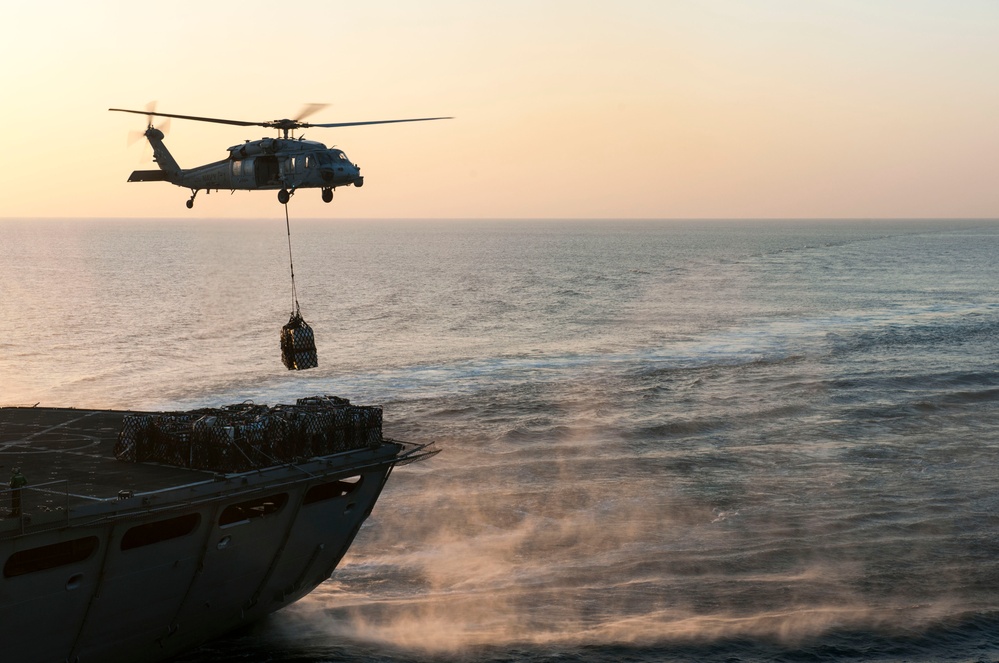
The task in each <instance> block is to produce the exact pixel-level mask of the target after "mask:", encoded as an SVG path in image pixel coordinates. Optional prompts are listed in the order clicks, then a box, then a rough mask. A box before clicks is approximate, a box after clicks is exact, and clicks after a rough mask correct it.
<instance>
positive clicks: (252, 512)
mask: <svg viewBox="0 0 999 663" xmlns="http://www.w3.org/2000/svg"><path fill="white" fill-rule="evenodd" d="M287 503H288V493H278V494H277V495H268V496H267V497H258V498H257V499H255V500H247V501H246V502H239V503H238V504H230V505H229V506H227V507H226V508H225V509H224V510H223V511H222V515H221V516H219V526H220V527H225V526H226V525H235V524H237V523H244V522H249V521H250V520H253V519H255V518H263V517H264V516H267V515H270V514H272V513H277V512H278V511H280V510H281V509H282V508H284V505H285V504H287Z"/></svg>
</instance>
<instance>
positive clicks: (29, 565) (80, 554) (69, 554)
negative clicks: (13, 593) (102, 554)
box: [3, 536, 97, 578]
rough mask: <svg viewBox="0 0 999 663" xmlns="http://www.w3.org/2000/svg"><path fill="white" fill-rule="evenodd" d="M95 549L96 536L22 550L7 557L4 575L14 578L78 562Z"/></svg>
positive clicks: (91, 553)
mask: <svg viewBox="0 0 999 663" xmlns="http://www.w3.org/2000/svg"><path fill="white" fill-rule="evenodd" d="M95 550H97V537H96V536H86V537H83V538H82V539H73V540H72V541H61V542H59V543H52V544H49V545H47V546H38V547H37V548H29V549H28V550H21V551H18V552H16V553H14V554H13V555H11V556H10V557H8V558H7V563H6V564H4V565H3V575H4V577H5V578H13V577H14V576H23V575H25V574H27V573H36V572H38V571H47V570H49V569H56V568H59V567H60V566H68V565H70V564H76V563H77V562H82V561H84V560H85V559H87V558H88V557H90V556H91V555H93V554H94V551H95Z"/></svg>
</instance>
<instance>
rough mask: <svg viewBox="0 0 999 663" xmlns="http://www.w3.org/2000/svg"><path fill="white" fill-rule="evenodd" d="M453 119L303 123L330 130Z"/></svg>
mask: <svg viewBox="0 0 999 663" xmlns="http://www.w3.org/2000/svg"><path fill="white" fill-rule="evenodd" d="M453 119H454V118H452V117H414V118H411V119H408V120H369V121H367V122H329V123H326V124H306V123H304V122H303V123H302V124H300V125H299V126H301V127H302V128H303V129H308V128H309V127H323V128H325V129H329V128H331V127H359V126H361V125H363V124H394V123H396V122H429V121H430V120H453Z"/></svg>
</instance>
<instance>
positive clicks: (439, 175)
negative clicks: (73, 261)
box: [0, 0, 999, 218]
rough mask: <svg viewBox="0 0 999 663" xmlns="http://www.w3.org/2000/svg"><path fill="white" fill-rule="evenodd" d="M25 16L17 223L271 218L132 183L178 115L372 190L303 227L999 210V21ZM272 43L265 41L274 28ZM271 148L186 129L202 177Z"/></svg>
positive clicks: (502, 13)
mask: <svg viewBox="0 0 999 663" xmlns="http://www.w3.org/2000/svg"><path fill="white" fill-rule="evenodd" d="M55 5H56V6H57V7H53V6H52V5H51V4H48V5H37V6H34V5H32V6H29V5H27V4H24V5H20V6H17V7H16V8H14V9H11V10H8V14H9V20H10V23H9V24H10V25H12V26H17V29H16V30H12V31H11V34H10V35H9V37H8V38H7V39H6V40H5V41H4V43H3V44H0V55H3V61H4V62H5V63H7V64H5V65H4V68H3V69H2V70H0V84H2V85H3V88H4V89H5V90H6V94H5V100H6V103H5V104H4V105H3V107H0V119H2V122H3V126H4V127H5V128H6V130H7V131H6V132H5V138H6V140H5V150H4V154H5V158H4V159H3V160H2V161H0V182H3V184H2V188H0V217H130V218H145V217H181V216H196V217H210V218H241V217H242V218H245V217H268V216H271V215H277V214H279V208H278V207H277V202H276V197H275V195H274V192H272V191H268V192H236V193H235V194H233V195H229V193H228V192H227V191H220V192H218V193H216V192H212V193H211V194H210V195H207V196H206V195H205V192H201V193H200V194H199V195H198V198H197V201H196V204H195V208H194V209H193V210H192V211H188V210H187V209H186V208H185V207H184V201H185V200H186V199H187V197H188V196H189V192H188V191H187V190H185V189H181V188H178V187H174V186H171V185H168V184H166V183H135V184H128V183H126V181H125V180H126V179H127V177H128V174H129V173H130V172H131V171H132V170H134V169H136V168H151V167H154V166H152V165H151V164H150V163H149V162H148V161H143V157H146V158H148V156H147V155H148V148H147V147H145V146H144V145H143V144H142V143H141V142H140V143H139V144H136V145H133V146H131V147H129V146H128V145H127V144H126V138H127V136H128V134H129V132H130V131H135V130H139V129H141V128H143V123H144V122H143V118H142V117H140V116H130V115H127V114H122V113H109V112H108V111H107V110H106V109H107V108H109V107H118V108H137V109H142V108H143V107H144V106H145V104H146V102H148V101H149V100H151V99H157V100H158V104H159V105H158V109H159V110H160V111H163V112H169V113H181V114H192V115H205V116H212V117H227V118H234V119H241V120H253V121H257V120H270V119H275V118H278V117H288V116H293V115H294V114H295V113H296V112H297V111H298V109H299V108H300V107H301V106H302V105H304V104H305V103H311V102H328V103H330V104H331V105H330V107H329V108H327V109H325V110H323V111H321V112H320V113H318V114H317V115H315V116H313V117H312V118H310V119H311V120H313V121H316V122H337V121H358V120H374V119H392V118H400V117H425V116H437V115H453V116H455V118H456V119H454V120H450V121H441V122H428V123H414V124H401V125H389V126H382V127H379V126H370V127H356V128H347V129H339V130H318V129H312V130H308V131H306V132H305V136H306V137H307V138H310V139H315V140H320V141H322V142H325V143H326V144H327V145H336V146H338V147H340V148H341V149H343V150H344V151H345V152H346V153H347V155H348V156H349V157H350V158H351V159H352V160H353V161H355V162H356V163H358V164H359V165H360V166H361V168H362V173H363V174H364V176H365V186H364V188H363V189H352V188H345V189H338V190H337V192H336V198H335V199H334V202H333V203H332V204H331V205H325V204H323V203H322V202H321V201H320V199H319V192H318V191H311V190H310V191H301V192H299V193H298V195H296V197H295V198H294V199H293V206H294V207H295V208H297V209H295V212H294V213H295V214H297V215H298V216H300V217H306V216H308V217H331V218H332V217H336V218H408V217H412V218H543V217H549V218H562V217H564V218H679V217H682V218H716V217H996V216H999V189H997V187H995V186H994V184H993V180H994V179H995V177H996V175H997V174H999V156H997V155H999V149H997V148H999V123H996V122H995V117H997V116H999V89H997V88H996V86H995V85H994V81H993V78H994V72H995V71H997V70H999V5H995V4H993V3H987V2H969V3H962V4H961V5H960V6H955V5H953V4H948V3H945V2H943V1H942V0H918V1H915V2H911V3H901V4H900V3H891V2H887V0H883V1H876V2H860V1H859V0H847V1H838V2H832V1H831V0H829V1H825V0H822V1H817V2H810V3H800V2H794V1H793V0H764V1H761V2H754V3H744V2H739V1H737V0H705V1H704V2H683V1H680V0H666V1H663V2H652V1H649V0H625V1H624V2H621V3H617V4H615V5H613V6H609V5H606V4H605V3H596V2H568V1H565V0H552V1H550V2H544V3H527V2H516V1H515V2H508V3H502V5H499V4H488V5H481V4H480V3H473V4H472V5H469V4H467V3H459V2H456V1H454V0H449V1H444V0H438V1H434V2H430V3H420V5H419V6H418V7H417V6H413V5H411V4H409V3H403V2H398V1H385V2H376V3H368V4H365V5H363V6H353V7H337V8H336V9H333V8H331V6H330V5H328V3H322V2H304V3H299V4H298V5H296V9H295V11H294V12H293V13H291V14H286V15H284V16H279V17H275V15H274V11H273V6H272V5H271V4H269V3H263V2H241V3H215V4H211V5H207V6H206V5H203V4H198V5H195V4H194V3H193V2H180V3H179V4H176V3H175V5H172V6H171V8H170V9H169V10H168V11H164V8H163V7H162V6H156V5H142V4H141V3H140V4H139V5H134V4H132V3H125V2H119V1H110V2H102V3H96V4H95V5H92V6H91V5H87V6H84V5H78V4H77V3H70V2H67V1H61V2H56V3H55ZM263 36H266V38H262V37H263ZM266 135H270V132H268V131H267V130H265V129H261V128H241V127H232V126H223V125H212V124H202V123H196V122H187V121H182V120H173V121H172V122H171V127H170V133H169V135H168V136H167V140H166V143H167V146H168V147H169V148H170V150H171V152H172V153H173V154H174V156H175V157H176V158H177V160H178V162H180V164H181V166H184V167H190V166H194V165H199V164H203V163H208V162H211V161H216V160H218V159H222V158H224V157H225V156H226V154H227V153H226V151H225V148H226V147H228V146H230V145H234V144H237V143H240V142H243V140H245V139H255V138H261V137H263V136H266Z"/></svg>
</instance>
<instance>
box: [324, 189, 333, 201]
mask: <svg viewBox="0 0 999 663" xmlns="http://www.w3.org/2000/svg"><path fill="white" fill-rule="evenodd" d="M323 202H324V203H331V202H333V189H323Z"/></svg>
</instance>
